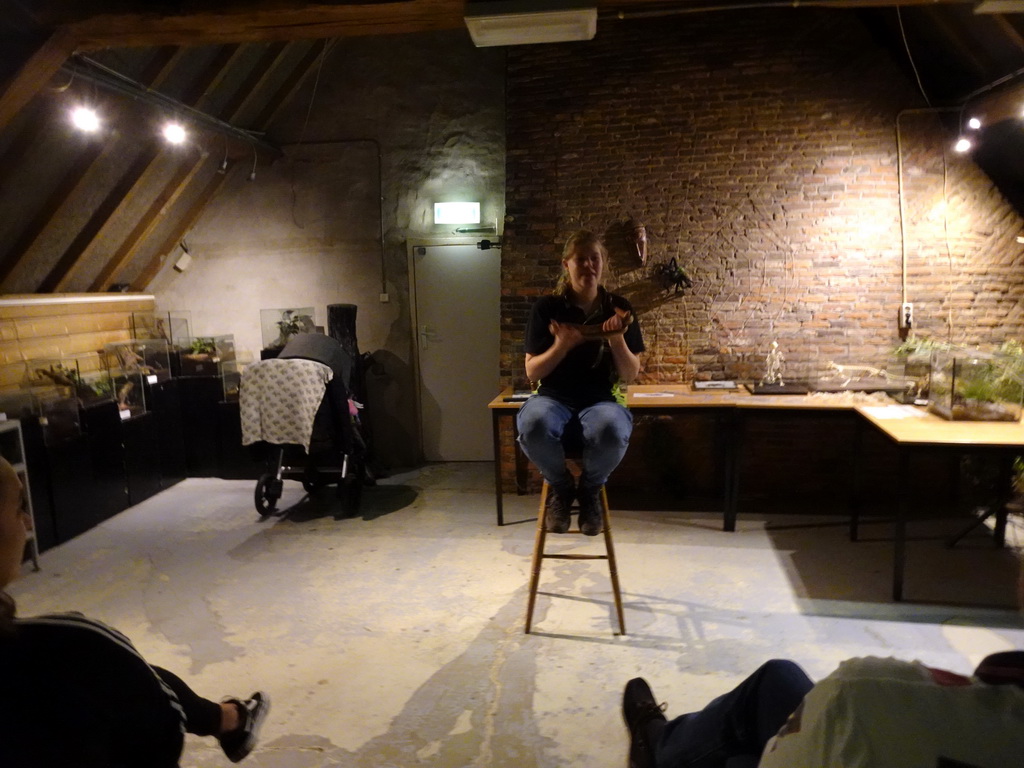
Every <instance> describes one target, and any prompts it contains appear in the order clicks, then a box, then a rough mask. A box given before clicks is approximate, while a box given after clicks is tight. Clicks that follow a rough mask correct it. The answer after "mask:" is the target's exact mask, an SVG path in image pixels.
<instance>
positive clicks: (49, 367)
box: [22, 352, 114, 408]
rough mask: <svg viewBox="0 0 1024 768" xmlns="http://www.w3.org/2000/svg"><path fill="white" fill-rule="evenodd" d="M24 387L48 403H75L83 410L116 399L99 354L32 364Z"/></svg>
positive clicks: (46, 360)
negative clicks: (62, 401)
mask: <svg viewBox="0 0 1024 768" xmlns="http://www.w3.org/2000/svg"><path fill="white" fill-rule="evenodd" d="M22 387H23V388H27V389H30V390H32V392H33V394H34V395H35V396H40V397H41V396H46V397H47V399H52V398H53V397H62V398H65V399H73V400H75V401H76V403H77V405H78V406H80V407H83V408H87V407H89V406H90V405H95V404H96V403H99V402H104V401H109V400H111V399H113V397H114V388H113V385H112V384H111V381H110V375H109V373H108V371H107V366H106V364H105V363H104V361H103V359H102V358H101V357H100V355H99V353H97V352H89V353H86V354H81V355H65V356H64V357H59V358H41V359H36V360H29V361H28V362H26V363H25V376H24V378H23V379H22ZM51 393H52V394H51Z"/></svg>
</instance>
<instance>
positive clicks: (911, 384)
mask: <svg viewBox="0 0 1024 768" xmlns="http://www.w3.org/2000/svg"><path fill="white" fill-rule="evenodd" d="M907 361H908V359H907V358H902V357H900V358H897V357H892V358H889V359H887V360H886V361H884V362H882V363H874V364H873V363H869V362H867V361H855V362H841V363H840V362H836V361H835V360H829V361H828V362H827V363H825V364H824V365H818V366H817V369H818V372H817V375H816V376H815V378H814V380H813V383H812V385H811V389H812V390H813V391H815V392H867V393H872V392H884V393H886V394H887V395H890V396H891V397H894V398H896V399H899V400H901V401H902V402H913V399H914V396H915V394H916V393H918V392H919V391H920V388H921V387H922V386H924V387H927V375H928V373H927V372H928V367H929V366H928V363H929V360H928V359H926V360H925V368H924V377H925V378H924V381H923V382H922V381H919V379H918V377H917V376H916V375H914V373H913V371H914V368H913V366H908V364H907Z"/></svg>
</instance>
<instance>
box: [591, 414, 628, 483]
mask: <svg viewBox="0 0 1024 768" xmlns="http://www.w3.org/2000/svg"><path fill="white" fill-rule="evenodd" d="M579 418H580V427H581V428H582V432H583V473H582V475H580V486H581V487H583V486H585V487H588V488H600V487H601V486H602V485H604V484H605V483H606V482H607V481H608V476H609V475H610V474H611V473H612V470H613V469H615V468H616V467H617V466H619V462H620V461H622V457H623V456H625V455H626V448H627V447H628V446H629V436H630V435H631V434H632V433H633V414H631V413H630V412H629V409H628V408H625V407H624V406H621V405H619V404H618V403H615V402H607V403H596V404H594V405H591V406H589V407H587V408H583V409H581V410H580V414H579Z"/></svg>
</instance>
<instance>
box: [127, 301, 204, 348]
mask: <svg viewBox="0 0 1024 768" xmlns="http://www.w3.org/2000/svg"><path fill="white" fill-rule="evenodd" d="M131 325H132V338H135V339H163V340H164V341H166V342H167V346H168V347H169V348H170V349H172V350H173V349H175V348H176V347H177V346H181V345H183V344H187V343H188V342H189V341H190V340H191V332H190V330H189V329H190V328H191V327H192V313H191V312H189V311H188V310H186V309H172V310H170V311H167V312H133V313H132V323H131Z"/></svg>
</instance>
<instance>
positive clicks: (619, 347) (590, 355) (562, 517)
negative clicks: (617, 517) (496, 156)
mask: <svg viewBox="0 0 1024 768" xmlns="http://www.w3.org/2000/svg"><path fill="white" fill-rule="evenodd" d="M607 259H608V252H607V250H606V249H605V247H604V244H603V243H602V242H601V240H600V238H599V237H597V235H595V234H593V233H592V232H587V231H579V232H575V233H574V234H573V235H571V236H570V237H569V239H568V240H567V241H566V243H565V248H564V250H563V252H562V269H563V272H562V275H561V277H560V279H559V282H558V285H557V286H556V288H555V290H554V292H553V293H552V294H551V295H550V296H544V297H542V298H540V299H538V300H537V302H536V303H535V304H534V305H533V309H532V310H531V312H530V319H529V322H528V323H527V326H526V344H525V348H526V375H527V378H529V380H530V381H531V382H534V383H535V384H536V385H537V387H536V394H535V395H533V396H532V397H530V398H529V399H528V400H527V401H526V402H525V403H524V404H523V406H522V408H521V409H520V410H519V414H518V416H517V426H518V429H519V444H520V446H521V447H522V449H523V452H524V453H525V454H526V456H527V457H528V458H529V459H530V461H532V462H533V463H534V464H535V465H536V466H537V469H539V470H540V473H541V475H543V476H544V479H545V480H547V481H548V483H549V484H550V485H551V491H552V492H551V493H549V494H548V506H547V509H546V510H545V514H544V518H545V519H544V523H545V527H546V529H547V530H548V531H551V532H553V533H565V532H566V531H568V530H569V522H570V512H569V509H570V507H571V505H572V502H573V499H574V498H577V496H578V498H579V503H580V515H579V523H580V530H581V531H583V533H585V534H587V535H588V536H596V535H597V534H599V533H600V532H601V507H600V492H601V486H603V485H604V484H605V482H606V481H607V480H608V476H609V475H610V474H611V473H612V470H614V469H615V467H617V466H618V465H619V462H620V461H621V460H622V457H623V455H625V453H626V447H627V445H628V444H629V436H630V434H631V433H632V430H633V417H632V415H631V414H630V413H629V411H628V410H627V409H626V406H625V395H624V394H623V393H622V391H621V387H620V385H623V384H629V383H630V382H631V381H633V380H634V379H635V378H636V376H637V374H638V373H639V372H640V359H639V357H637V355H638V354H639V353H641V352H643V351H644V341H643V336H642V335H641V333H640V326H639V324H638V323H636V322H635V321H634V318H633V308H632V307H631V306H630V305H629V302H627V301H626V300H625V299H624V298H622V297H621V296H617V295H615V294H614V293H610V292H609V291H607V290H605V288H604V286H602V285H601V275H602V273H603V272H604V267H605V263H606V262H607ZM567 434H568V435H569V436H570V439H575V438H578V441H579V442H580V443H581V446H582V449H583V466H582V474H581V475H580V481H579V488H578V489H577V488H576V486H575V482H574V480H573V477H572V474H571V473H570V472H569V470H568V469H567V468H566V466H565V446H564V443H563V438H565V437H566V436H567Z"/></svg>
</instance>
